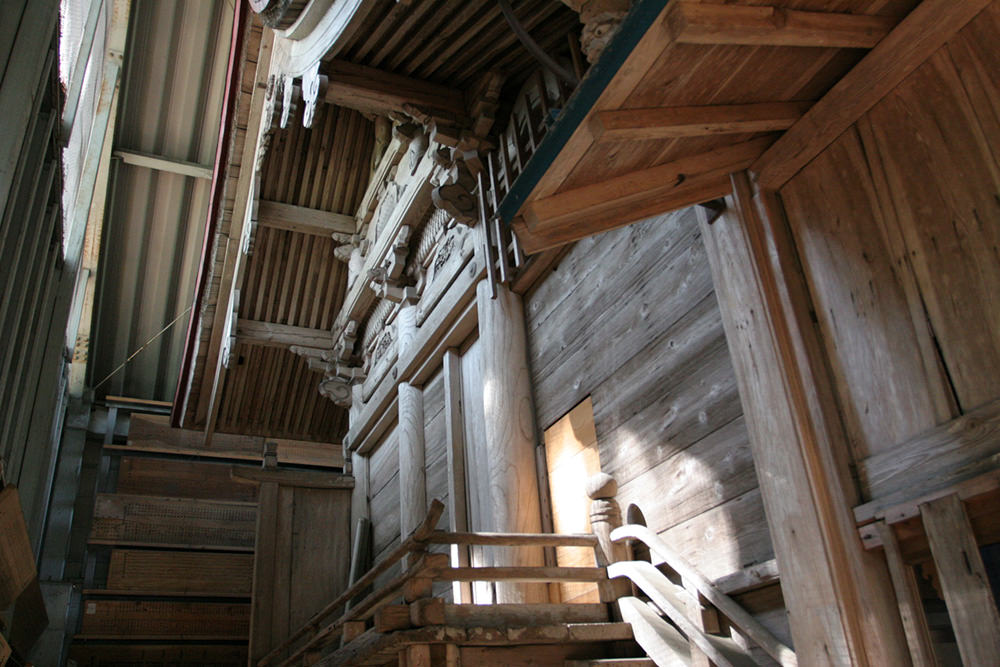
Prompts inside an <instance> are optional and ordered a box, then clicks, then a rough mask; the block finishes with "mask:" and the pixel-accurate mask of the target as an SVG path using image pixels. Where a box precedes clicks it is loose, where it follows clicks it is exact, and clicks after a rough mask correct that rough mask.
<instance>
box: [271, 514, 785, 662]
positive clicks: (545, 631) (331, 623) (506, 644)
mask: <svg viewBox="0 0 1000 667" xmlns="http://www.w3.org/2000/svg"><path fill="white" fill-rule="evenodd" d="M603 500H604V501H605V502H606V501H607V499H603ZM443 509H444V507H443V505H442V504H441V503H440V502H439V501H437V500H435V501H434V502H433V503H432V504H431V508H430V511H429V512H428V515H427V518H426V519H425V520H424V522H423V523H422V524H421V526H420V527H419V528H418V529H417V530H416V531H415V532H414V533H413V535H412V536H411V537H410V538H409V539H407V540H405V541H404V542H403V543H402V544H400V546H399V547H398V548H397V549H396V550H395V551H394V552H393V553H391V554H389V555H388V556H387V557H386V558H385V559H383V560H382V561H380V562H379V563H378V564H376V565H375V567H373V568H372V569H371V570H369V571H368V572H367V573H366V574H365V575H364V576H362V577H361V578H359V579H358V580H357V581H356V582H355V583H354V584H353V585H352V586H351V587H349V588H348V590H347V591H345V592H344V593H343V594H341V595H340V596H338V597H337V599H335V600H333V601H332V602H331V603H330V604H329V605H327V607H326V608H324V609H323V610H321V611H320V612H319V613H317V614H316V615H315V616H314V617H313V618H312V619H310V620H309V621H308V622H307V623H306V624H305V625H304V626H303V627H302V628H301V629H300V630H299V631H298V632H296V633H294V634H293V635H292V636H291V637H289V638H288V640H287V641H285V642H284V643H283V644H281V645H280V646H278V647H277V648H275V649H274V650H273V651H271V652H270V653H269V654H267V655H266V656H263V657H262V658H260V659H259V660H257V662H256V665H257V667H266V666H268V665H270V666H272V667H273V666H280V667H290V666H295V667H298V666H299V665H324V666H330V667H332V666H334V665H338V666H340V665H401V666H409V667H424V666H430V665H445V666H446V667H459V666H460V665H486V664H497V665H500V664H503V665H511V666H517V665H550V664H551V665H565V666H567V667H569V666H572V667H583V666H593V667H643V666H647V665H660V666H661V667H663V666H671V667H673V666H674V665H698V666H701V665H705V666H706V667H707V665H709V664H714V665H716V666H717V667H742V666H743V665H755V664H761V662H759V661H758V660H757V659H755V657H754V654H753V653H752V651H751V646H750V645H751V644H753V645H756V646H757V647H759V648H760V649H761V650H762V651H763V652H764V653H766V654H767V656H768V657H767V658H766V664H774V663H775V662H776V663H777V664H779V665H782V667H793V666H795V665H796V664H797V663H796V659H795V654H794V653H793V652H792V650H791V649H789V648H788V647H787V646H785V645H783V644H782V643H781V642H780V641H778V640H777V639H776V638H775V637H774V636H773V635H771V633H770V632H768V631H767V630H766V629H765V628H764V627H763V626H762V625H761V624H760V623H759V622H758V621H757V620H756V619H754V618H753V617H752V616H751V615H750V614H749V613H748V612H746V611H745V610H744V609H743V608H741V607H740V606H739V605H738V604H737V603H736V602H734V601H733V600H732V599H731V598H729V597H728V596H726V595H725V594H723V593H722V592H721V591H720V590H718V589H717V588H716V587H715V586H714V585H713V584H712V583H711V582H709V581H708V580H706V579H705V578H704V577H703V576H701V575H700V574H699V573H698V572H697V571H695V570H694V568H692V567H691V566H690V565H689V564H687V563H686V562H685V561H684V560H683V559H681V558H680V557H679V556H678V555H677V554H676V553H675V552H673V550H671V549H670V548H669V547H668V546H667V545H666V544H664V543H663V542H662V541H661V540H660V539H659V537H658V536H657V535H656V534H655V533H653V532H652V531H650V530H649V529H647V528H645V527H644V526H635V525H627V526H621V527H618V528H616V529H615V530H610V528H611V527H610V526H608V525H603V526H602V525H598V524H599V523H600V522H599V521H598V522H596V523H595V522H594V521H592V525H593V526H594V529H595V532H594V534H578V535H557V534H527V533H453V532H445V531H439V530H435V529H434V527H435V525H436V524H437V522H438V520H439V519H440V517H441V514H442V512H443ZM631 542H636V543H639V542H641V543H642V544H643V545H645V547H646V548H648V550H649V553H650V554H651V555H652V556H654V557H655V559H657V560H658V562H659V568H658V567H657V566H654V565H653V564H652V563H650V562H644V561H636V560H627V559H621V558H619V557H615V556H616V555H620V554H622V553H628V552H629V551H628V549H627V548H626V547H627V544H628V543H631ZM459 544H464V545H488V546H497V547H519V546H549V547H551V546H576V547H588V548H592V549H593V550H594V556H595V561H596V563H597V565H598V567H544V566H534V567H452V566H451V562H450V557H449V555H448V554H443V553H431V552H429V551H428V550H427V549H428V547H429V546H431V545H459ZM609 554H611V555H612V557H609ZM609 560H612V561H616V562H611V563H609V562H608V561H609ZM397 563H402V564H403V565H404V567H403V569H402V572H401V573H400V574H399V575H397V576H396V577H394V578H392V579H391V581H389V582H387V583H385V584H383V585H381V586H380V587H379V588H377V589H376V590H374V591H373V592H369V593H367V594H365V591H367V590H368V589H369V587H370V586H371V585H372V583H373V582H375V581H376V579H377V578H378V577H381V576H383V575H385V574H386V573H387V572H388V571H389V570H390V568H392V567H393V565H395V564H397ZM660 568H662V570H665V571H666V572H667V573H669V574H670V575H671V576H670V577H668V575H667V574H665V573H664V571H661V569H660ZM671 577H673V578H674V579H675V580H679V581H680V584H677V583H675V582H674V581H672V580H671ZM464 581H489V582H505V583H527V582H535V583H537V582H542V583H556V582H580V581H583V582H592V583H595V584H596V585H597V588H598V591H599V592H600V597H601V603H591V604H480V605H477V604H452V603H450V602H447V601H445V600H444V599H442V598H437V597H432V590H433V584H434V583H435V582H464ZM362 595H363V597H362ZM359 597H360V598H361V599H360V600H359V599H358V598H359ZM349 601H353V604H347V608H346V609H345V608H344V607H345V603H348V602H349ZM336 612H340V615H339V616H338V617H337V618H335V619H333V620H331V617H332V616H333V614H334V613H336ZM713 612H718V613H719V614H720V615H721V616H722V617H724V619H725V622H724V623H715V622H706V618H711V617H712V613H713ZM772 660H773V661H774V662H772Z"/></svg>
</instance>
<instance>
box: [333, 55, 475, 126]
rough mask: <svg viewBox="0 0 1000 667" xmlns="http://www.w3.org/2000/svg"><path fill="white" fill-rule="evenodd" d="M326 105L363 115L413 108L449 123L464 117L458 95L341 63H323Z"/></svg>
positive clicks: (453, 91)
mask: <svg viewBox="0 0 1000 667" xmlns="http://www.w3.org/2000/svg"><path fill="white" fill-rule="evenodd" d="M322 74H324V75H326V77H327V88H326V98H325V99H326V101H327V102H328V103H330V104H337V105H339V106H342V107H347V108H350V109H357V110H358V111H363V112H365V113H377V114H383V115H384V114H388V113H392V112H395V113H407V111H408V109H409V108H410V107H414V108H416V109H418V110H420V111H423V112H424V113H428V114H431V115H437V114H444V115H445V116H447V117H449V118H451V119H455V120H457V119H459V118H462V117H464V116H465V100H464V98H463V96H462V93H461V91H458V90H454V89H452V88H448V87H447V86H442V85H439V84H436V83H431V82H429V81H423V80H421V79H414V78H411V77H408V76H400V75H399V74H390V73H389V72H385V71H383V70H380V69H376V68H374V67H366V66H364V65H355V64H353V63H349V62H346V61H343V60H334V61H333V62H330V63H326V64H325V65H324V67H323V69H322Z"/></svg>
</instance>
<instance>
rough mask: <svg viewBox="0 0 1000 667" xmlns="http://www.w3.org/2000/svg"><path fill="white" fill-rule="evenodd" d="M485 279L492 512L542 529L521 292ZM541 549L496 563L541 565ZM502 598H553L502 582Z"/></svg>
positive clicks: (507, 522)
mask: <svg viewBox="0 0 1000 667" xmlns="http://www.w3.org/2000/svg"><path fill="white" fill-rule="evenodd" d="M490 291H491V287H490V285H488V284H487V283H486V282H485V281H484V282H480V283H479V285H478V287H477V289H476V300H477V303H478V309H479V336H480V341H479V342H480V345H481V354H482V369H483V376H482V382H483V393H482V397H483V417H484V420H483V422H484V426H485V434H486V438H485V445H486V446H485V454H486V461H485V463H486V469H487V470H488V471H489V473H488V474H489V505H488V510H487V511H488V512H490V513H491V514H492V515H493V517H494V521H495V523H494V527H495V529H497V530H500V531H513V532H523V533H534V532H539V531H540V530H541V520H540V510H539V500H538V481H537V477H536V475H535V425H534V422H535V416H534V409H533V408H532V402H531V379H530V376H529V371H528V356H527V347H526V340H525V329H524V314H523V307H522V305H521V298H520V297H519V296H517V295H516V294H514V293H512V292H510V291H508V290H507V289H506V288H500V289H499V292H498V295H497V298H496V299H492V298H490ZM542 562H543V559H542V553H541V550H540V549H537V548H530V547H522V548H512V549H504V550H502V551H501V550H498V551H497V552H496V553H495V554H494V555H493V564H494V565H498V566H499V565H507V566H536V565H541V564H542ZM496 588H497V596H498V597H497V601H498V602H547V601H548V593H547V592H546V591H545V589H544V587H533V586H530V585H529V586H523V585H510V584H498V585H497V587H496Z"/></svg>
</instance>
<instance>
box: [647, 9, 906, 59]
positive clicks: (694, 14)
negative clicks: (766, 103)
mask: <svg viewBox="0 0 1000 667" xmlns="http://www.w3.org/2000/svg"><path fill="white" fill-rule="evenodd" d="M667 21H668V24H669V26H670V31H671V33H672V34H673V37H674V40H675V41H677V42H681V43H685V44H752V45H757V46H825V47H837V48H859V49H870V48H872V47H874V46H875V45H876V44H878V43H879V41H880V40H881V39H882V38H883V37H885V36H886V35H887V34H889V31H890V30H892V28H893V26H895V24H896V19H894V18H892V17H886V16H867V15H863V14H837V13H833V12H803V11H796V10H792V9H783V8H780V7H767V6H764V7H750V6H745V5H715V4H702V3H698V2H675V3H672V4H671V7H670V9H669V10H668V14H667Z"/></svg>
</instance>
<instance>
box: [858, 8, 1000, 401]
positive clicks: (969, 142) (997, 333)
mask: <svg viewBox="0 0 1000 667" xmlns="http://www.w3.org/2000/svg"><path fill="white" fill-rule="evenodd" d="M977 21H978V19H977ZM996 34H1000V33H994V35H996ZM985 90H990V91H991V94H992V95H1000V88H997V87H996V85H995V83H994V84H993V86H992V87H991V88H986V89H985ZM976 106H977V105H976V104H975V103H974V102H973V100H972V99H970V97H969V95H968V93H967V90H966V88H965V86H964V85H963V83H962V80H961V78H960V75H959V72H958V70H957V69H956V68H955V65H954V63H953V61H952V60H951V58H950V56H949V54H948V52H947V49H943V50H942V51H940V52H938V53H937V54H935V55H933V56H932V57H930V58H929V59H928V60H927V62H926V63H924V64H923V65H922V66H920V67H919V68H917V69H916V70H915V71H914V72H913V73H912V74H910V76H909V77H907V78H906V80H905V81H903V83H902V84H901V85H900V86H899V87H898V88H897V89H895V90H894V91H893V92H892V94H890V95H888V96H887V97H886V98H885V99H884V100H882V101H881V102H880V103H879V104H878V105H876V106H875V107H874V108H873V109H872V110H871V111H870V113H869V114H868V116H869V118H870V120H871V125H872V129H873V132H872V134H873V141H872V143H873V144H874V145H868V146H866V150H869V151H875V152H877V154H878V155H879V156H880V158H881V160H882V166H883V169H884V170H885V174H886V180H887V182H888V184H889V191H890V192H891V196H892V201H893V204H894V206H895V210H896V216H897V219H898V225H899V228H900V233H901V236H902V242H903V244H904V248H905V250H906V252H907V254H908V255H909V256H910V263H911V265H912V267H913V270H914V273H915V275H916V281H917V284H918V285H919V289H920V298H921V299H922V300H923V303H924V304H925V307H926V309H927V317H928V319H929V321H930V325H931V327H932V328H933V330H934V333H935V336H936V339H937V341H938V344H939V345H940V348H941V356H942V358H943V361H944V365H945V367H946V368H947V373H948V377H949V378H950V380H951V382H952V383H953V385H954V392H955V395H956V397H957V400H958V403H959V406H960V408H961V409H962V411H967V410H969V409H972V408H975V407H977V406H979V405H982V404H983V403H984V402H986V401H988V400H991V399H993V398H996V397H997V396H998V395H1000V380H998V378H997V377H996V374H994V373H989V372H984V369H986V368H995V367H997V366H998V365H1000V351H998V350H1000V325H998V324H997V323H998V322H1000V304H998V302H997V300H996V298H994V297H995V295H996V293H997V291H998V289H1000V264H998V262H997V254H996V247H997V245H998V243H1000V202H998V201H997V199H996V193H997V192H998V190H1000V152H998V150H997V148H996V145H995V144H992V143H991V142H990V140H989V138H988V136H987V135H986V134H985V132H984V129H983V126H982V125H981V124H980V121H979V118H978V115H977V112H976V110H975V109H976ZM913 137H920V139H921V140H920V141H913V140H912V138H913Z"/></svg>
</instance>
